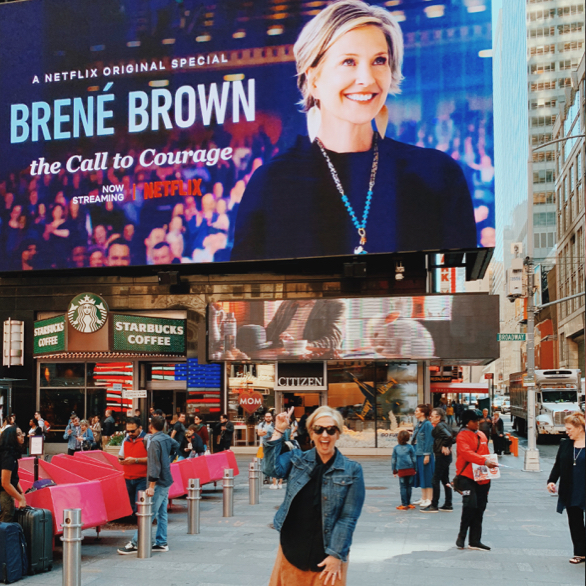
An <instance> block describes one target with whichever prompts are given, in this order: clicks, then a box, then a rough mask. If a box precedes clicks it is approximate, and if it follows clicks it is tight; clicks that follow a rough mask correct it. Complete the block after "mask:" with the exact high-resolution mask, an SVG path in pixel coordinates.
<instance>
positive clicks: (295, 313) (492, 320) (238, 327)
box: [208, 293, 499, 364]
mask: <svg viewBox="0 0 586 586" xmlns="http://www.w3.org/2000/svg"><path fill="white" fill-rule="evenodd" d="M498 316H499V313H498V297H497V296H493V295H483V294H480V295H477V294H465V293H462V294H458V295H427V296H420V297H371V298H346V299H295V300H292V299H291V300H284V301H233V302H217V303H213V304H211V305H210V306H209V310H208V332H209V337H208V354H209V358H210V359H211V360H218V361H222V360H225V361H243V360H255V361H261V360H262V361H306V360H354V361H356V360H372V359H380V360H397V359H401V360H402V359H405V360H417V359H420V360H434V359H437V360H452V361H454V360H460V361H467V362H466V363H467V364H483V363H484V362H490V361H492V360H494V359H495V358H498V356H499V347H498V346H499V345H498V342H497V339H496V334H497V332H498Z"/></svg>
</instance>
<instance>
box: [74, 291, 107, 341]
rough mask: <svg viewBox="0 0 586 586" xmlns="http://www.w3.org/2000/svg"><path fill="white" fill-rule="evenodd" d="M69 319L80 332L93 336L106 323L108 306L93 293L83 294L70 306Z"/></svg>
mask: <svg viewBox="0 0 586 586" xmlns="http://www.w3.org/2000/svg"><path fill="white" fill-rule="evenodd" d="M67 317H68V319H69V323H70V324H71V326H72V327H73V328H75V329H76V330H77V331H78V332H83V333H84V334H93V333H94V332H97V331H98V330H99V329H100V328H101V327H102V326H103V325H104V324H105V323H106V318H107V317H108V305H107V304H106V302H105V301H104V300H103V299H102V298H101V297H98V296H97V295H94V294H93V293H82V294H81V295H78V296H77V297H75V298H74V299H73V300H72V301H71V303H70V304H69V309H68V310H67Z"/></svg>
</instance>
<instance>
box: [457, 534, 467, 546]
mask: <svg viewBox="0 0 586 586" xmlns="http://www.w3.org/2000/svg"><path fill="white" fill-rule="evenodd" d="M456 547H457V548H458V549H464V547H465V543H464V537H460V536H459V535H458V539H456Z"/></svg>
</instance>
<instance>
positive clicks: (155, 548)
mask: <svg viewBox="0 0 586 586" xmlns="http://www.w3.org/2000/svg"><path fill="white" fill-rule="evenodd" d="M152 551H169V546H168V545H167V544H166V543H165V545H153V549H152Z"/></svg>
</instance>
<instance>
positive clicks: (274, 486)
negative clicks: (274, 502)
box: [269, 484, 277, 490]
mask: <svg viewBox="0 0 586 586" xmlns="http://www.w3.org/2000/svg"><path fill="white" fill-rule="evenodd" d="M269 489H270V490H277V485H276V484H271V485H270V486H269Z"/></svg>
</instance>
